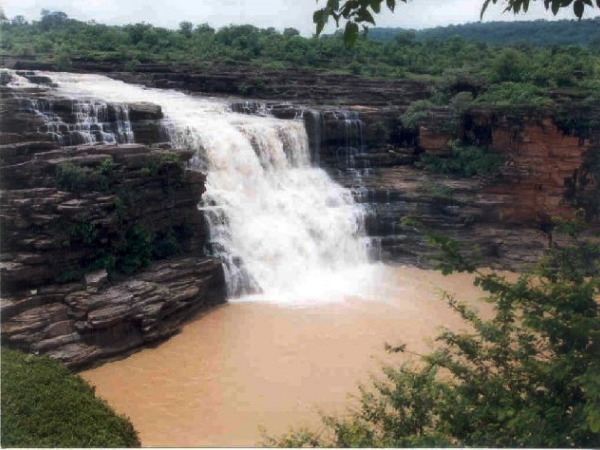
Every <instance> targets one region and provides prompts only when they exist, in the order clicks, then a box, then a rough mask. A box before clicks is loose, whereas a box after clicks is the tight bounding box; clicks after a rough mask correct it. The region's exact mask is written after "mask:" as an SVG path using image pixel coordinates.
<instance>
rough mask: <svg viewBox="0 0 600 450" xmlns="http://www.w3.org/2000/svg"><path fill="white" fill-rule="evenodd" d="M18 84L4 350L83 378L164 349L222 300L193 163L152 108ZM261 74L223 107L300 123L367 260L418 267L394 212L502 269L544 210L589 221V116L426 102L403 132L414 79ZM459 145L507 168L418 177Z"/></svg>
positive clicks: (422, 248) (166, 81) (178, 75)
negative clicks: (348, 202) (245, 95)
mask: <svg viewBox="0 0 600 450" xmlns="http://www.w3.org/2000/svg"><path fill="white" fill-rule="evenodd" d="M87 69H88V70H93V68H89V67H88V68H87ZM96 69H98V70H99V69H101V68H96ZM108 69H110V68H108ZM142 69H144V70H142V71H140V72H137V73H133V74H132V73H112V74H111V76H114V77H117V78H121V79H125V80H128V81H134V82H138V83H143V84H146V85H148V86H160V87H175V88H184V89H186V90H194V91H202V92H211V93H219V94H231V93H236V94H239V91H240V90H239V85H240V82H241V80H246V79H245V78H244V76H248V77H252V76H254V77H258V74H257V73H252V72H250V73H248V74H245V75H242V74H236V73H233V72H232V73H229V72H223V73H215V72H209V73H204V74H199V73H192V74H186V73H184V71H182V70H175V71H169V70H167V69H168V68H160V67H146V68H142ZM23 75H24V76H26V77H28V78H29V79H30V80H31V81H33V82H35V83H37V87H36V88H29V89H27V90H26V94H23V92H24V91H20V93H18V94H17V93H16V92H15V91H14V90H11V89H7V88H5V87H3V88H2V90H1V94H2V97H3V98H2V100H3V101H2V106H1V108H2V109H1V111H0V112H1V113H2V120H0V143H1V144H2V145H0V157H1V161H0V163H1V168H2V180H1V182H0V187H1V189H2V196H1V205H0V206H1V208H2V212H1V213H0V219H1V222H0V225H1V226H2V249H1V250H2V260H1V262H0V275H1V278H2V291H3V292H2V303H1V307H2V340H3V342H4V343H6V344H8V345H10V346H13V347H19V348H22V349H25V350H32V351H39V352H43V353H48V354H51V355H53V356H55V357H57V358H59V359H61V360H62V361H64V362H65V363H67V364H69V365H71V366H74V367H81V366H85V365H87V364H90V363H93V362H94V361H97V360H98V359H102V358H106V357H108V356H111V355H116V354H122V353H124V352H127V351H130V350H132V349H134V348H137V347H139V346H141V345H144V344H147V343H150V342H154V341H156V340H159V339H162V338H164V337H166V336H168V335H170V334H172V333H174V332H176V331H177V329H178V327H179V326H180V324H181V323H182V321H183V320H185V319H186V318H188V317H190V316H191V315H192V314H193V313H194V312H196V311H199V310H202V309H204V308H207V307H209V306H211V305H215V304H218V303H220V302H223V301H224V300H225V295H226V293H225V286H224V276H223V271H222V269H221V265H220V263H219V262H218V261H215V260H214V259H211V258H208V257H205V256H202V255H204V247H205V245H206V227H205V224H204V219H203V217H202V214H201V213H200V212H199V211H198V210H197V208H196V206H197V204H198V201H199V199H200V197H201V195H202V192H203V189H204V177H203V175H202V174H200V173H198V172H193V171H190V170H186V169H185V161H187V160H188V159H189V158H190V157H191V156H192V155H191V153H190V152H188V151H186V150H181V149H175V148H171V146H170V145H169V144H167V143H165V141H166V140H167V138H168V132H167V130H166V129H165V128H164V127H163V124H162V118H163V117H162V112H161V109H160V107H158V106H156V105H152V104H149V103H137V104H128V105H120V104H105V103H102V102H99V101H94V102H91V103H90V102H89V101H87V102H86V101H83V102H74V101H73V100H72V99H64V98H60V97H57V96H56V95H54V94H52V93H50V89H51V88H52V80H51V79H49V78H46V77H44V76H40V75H39V74H36V73H34V72H23ZM288 75H289V77H288ZM310 76H311V77H314V76H316V75H314V74H312V75H310ZM215 77H216V78H215ZM219 77H222V79H221V81H220V82H217V81H218V80H217V79H218V78H219ZM236 77H237V78H236ZM286 77H288V78H286ZM294 77H296V78H294ZM232 80H235V83H233V81H232ZM265 80H266V81H265ZM286 80H287V81H286ZM290 80H291V81H290ZM294 80H296V81H294ZM246 81H247V80H246ZM263 81H264V82H265V83H266V84H265V85H264V86H263V87H264V89H263V90H262V91H260V92H258V91H255V92H254V93H253V95H256V97H262V98H266V99H268V98H271V97H277V98H278V99H277V100H243V99H241V100H240V99H237V100H236V99H232V100H231V108H232V109H233V110H235V111H237V112H240V113H245V114H258V115H273V116H275V117H278V118H281V119H288V120H293V119H296V120H298V119H302V120H303V121H304V124H305V127H306V130H307V134H308V138H309V143H310V150H311V153H312V159H313V161H314V163H315V164H316V165H319V166H321V167H323V168H324V169H325V170H327V171H328V172H329V174H330V175H331V176H332V177H333V178H334V179H335V180H336V181H338V182H339V183H340V184H342V185H344V186H346V187H348V188H349V189H351V190H352V192H353V193H354V196H355V198H356V200H357V201H358V202H360V203H362V204H363V205H364V206H365V211H366V229H367V233H368V235H369V236H370V238H371V242H372V246H371V256H372V257H373V258H374V259H377V260H381V261H385V262H391V263H407V264H418V265H422V266H428V259H427V257H428V256H429V255H430V253H431V249H430V248H429V247H428V246H427V244H426V240H425V238H424V236H423V234H422V232H421V231H419V230H416V229H414V228H413V227H411V226H408V225H405V223H404V222H403V219H404V218H406V217H415V218H418V219H419V220H420V221H421V222H422V223H423V224H424V225H425V226H426V227H427V228H429V229H432V230H434V231H439V232H443V233H444V234H446V235H448V236H450V237H452V238H455V239H457V240H459V241H461V242H463V243H464V244H465V245H466V246H467V247H468V248H470V249H473V248H475V247H479V249H480V252H481V255H482V264H484V265H489V266H493V267H498V268H506V269H519V268H521V267H524V266H528V265H530V264H532V263H533V262H534V261H536V260H537V258H538V257H539V255H541V253H542V252H543V250H544V248H545V247H546V246H547V245H548V243H549V240H550V232H551V231H552V219H553V218H554V217H562V218H572V217H583V218H584V219H585V220H587V221H588V222H589V223H590V224H592V225H595V226H598V223H599V212H600V191H599V185H600V183H599V180H600V169H599V168H600V133H599V129H598V124H597V123H598V120H597V119H598V117H600V107H599V106H598V105H595V104H590V105H580V104H579V103H577V101H575V100H573V99H567V101H557V103H556V105H555V107H554V108H541V109H534V110H531V109H518V108H491V107H481V106H477V107H469V108H466V109H464V110H463V111H461V112H460V114H456V112H455V111H452V110H451V109H450V108H448V107H435V108H430V110H429V111H428V112H427V114H426V115H425V116H424V117H422V118H421V119H420V120H419V122H418V123H417V124H416V126H415V125H414V124H412V125H409V124H407V123H405V121H404V116H403V115H404V113H405V112H406V110H407V107H408V105H409V104H410V103H412V102H413V101H415V100H419V99H421V98H423V97H424V96H426V95H427V89H428V88H427V86H425V85H422V84H421V85H417V84H414V86H413V85H412V84H410V83H408V84H407V83H400V82H398V83H388V82H385V83H384V82H381V81H373V80H362V81H361V83H363V84H360V83H359V84H356V85H355V86H352V83H354V82H357V83H358V81H357V80H352V79H349V78H344V79H341V78H340V79H337V78H335V77H333V78H331V79H330V78H327V77H323V78H320V82H319V83H318V82H317V80H316V79H313V78H310V77H308V78H307V75H306V74H302V73H297V74H287V75H286V74H283V73H278V74H275V75H273V74H272V76H271V77H270V78H269V77H267V78H266V79H263ZM3 82H4V83H5V82H7V80H3ZM221 82H222V83H221ZM219 83H221V84H219ZM236 83H237V84H236ZM320 83H324V84H325V85H326V86H327V87H328V89H325V90H323V89H321V88H320ZM364 83H366V84H364ZM369 86H370V87H369ZM363 88H364V89H363ZM285 99H288V100H294V101H284V100H285ZM300 99H301V100H300ZM91 116H93V117H94V118H95V120H86V119H85V118H86V117H91ZM449 125H451V126H449ZM134 142H135V143H134ZM453 142H454V143H456V142H459V143H461V144H464V145H472V146H477V147H485V148H489V149H490V151H492V152H493V153H495V154H498V155H500V156H501V157H502V160H503V163H502V165H501V166H500V167H498V168H497V170H496V171H494V172H493V173H491V174H488V175H485V176H475V177H468V178H467V177H460V176H454V175H443V174H436V173H432V172H431V171H428V170H426V168H425V167H424V164H423V156H424V155H431V156H434V157H436V158H440V160H444V159H445V158H451V157H452V152H453V147H452V143H453Z"/></svg>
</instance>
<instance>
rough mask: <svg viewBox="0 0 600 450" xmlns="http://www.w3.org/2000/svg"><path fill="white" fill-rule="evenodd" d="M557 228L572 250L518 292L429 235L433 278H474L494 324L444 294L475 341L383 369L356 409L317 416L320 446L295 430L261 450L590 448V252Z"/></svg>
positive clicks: (596, 291)
mask: <svg viewBox="0 0 600 450" xmlns="http://www.w3.org/2000/svg"><path fill="white" fill-rule="evenodd" d="M562 228H563V230H564V231H565V232H567V233H568V234H570V235H571V236H572V238H573V239H574V242H573V245H569V246H565V247H555V248H553V249H552V250H551V251H550V253H549V255H548V257H547V258H546V259H544V260H543V261H542V262H541V263H540V265H539V267H538V269H537V271H536V272H535V273H532V274H524V275H522V276H521V277H519V279H518V280H517V281H516V282H510V281H508V280H507V279H506V278H504V277H503V276H500V275H498V274H496V273H484V272H479V271H478V270H477V269H476V267H475V265H474V264H473V263H472V262H471V261H472V260H471V259H469V258H465V257H464V256H463V255H462V253H461V252H460V251H459V247H458V245H457V243H455V242H453V241H451V240H449V239H447V238H443V237H440V236H434V235H430V239H431V241H432V242H433V243H434V244H435V245H436V246H438V247H439V248H441V249H442V250H443V251H444V252H445V254H446V257H445V258H444V259H442V260H440V262H439V264H438V268H439V269H441V270H442V272H443V273H445V274H447V273H451V272H452V271H454V270H458V271H467V272H474V273H476V278H475V284H476V285H479V286H481V287H482V288H483V290H485V291H487V292H488V293H489V301H491V302H493V304H494V310H495V315H494V317H493V318H492V319H490V320H484V319H482V318H481V317H480V316H479V315H478V314H476V312H475V311H473V310H472V309H470V308H468V307H467V306H465V305H464V304H462V303H460V302H458V301H457V300H456V299H455V298H454V297H452V296H450V295H446V300H447V301H448V304H449V305H450V307H451V308H452V309H453V310H454V311H456V312H457V313H458V314H460V316H461V317H462V318H463V319H464V320H465V321H466V322H468V323H469V324H470V326H471V328H472V330H473V331H471V332H461V333H456V332H452V331H449V330H447V331H444V332H443V333H442V334H441V335H440V336H438V338H437V341H438V342H439V343H440V345H439V348H438V349H437V350H436V351H434V352H433V353H431V354H428V355H422V356H421V364H420V365H417V366H410V365H404V366H402V367H399V368H395V367H387V368H386V369H385V371H384V373H385V376H386V380H383V381H381V380H380V381H376V382H375V385H374V390H368V389H365V388H363V389H361V393H362V395H361V398H360V408H359V409H358V410H355V411H352V412H350V414H349V416H348V417H347V418H342V419H339V418H336V417H327V418H325V424H326V426H327V427H328V430H329V431H330V433H329V436H323V434H322V433H321V434H316V433H313V432H311V431H308V430H302V431H300V432H295V433H290V434H288V435H286V436H284V437H282V438H278V439H269V440H268V444H271V445H279V446H291V447H300V446H304V445H308V446H334V447H406V446H415V447H434V446H458V447H472V446H475V447H598V446H599V445H600V359H599V358H598V355H600V303H599V302H598V298H599V296H600V243H599V242H598V240H597V239H596V240H595V241H585V240H580V238H579V228H578V226H577V225H576V224H563V226H562ZM388 349H389V350H390V351H392V352H405V351H407V349H406V346H404V345H401V346H398V347H391V346H388ZM440 375H441V376H440Z"/></svg>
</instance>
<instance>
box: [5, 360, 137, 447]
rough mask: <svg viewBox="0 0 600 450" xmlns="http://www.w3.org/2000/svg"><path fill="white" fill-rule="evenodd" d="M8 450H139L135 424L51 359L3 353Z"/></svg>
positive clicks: (76, 376) (6, 444)
mask: <svg viewBox="0 0 600 450" xmlns="http://www.w3.org/2000/svg"><path fill="white" fill-rule="evenodd" d="M1 364H2V437H1V439H2V446H3V447H71V448H77V447H139V446H140V441H139V438H138V435H137V432H136V431H135V429H134V428H133V425H132V424H131V422H130V421H129V420H128V419H127V418H125V417H122V416H119V415H117V414H116V413H115V412H114V411H113V410H112V409H111V408H110V407H109V406H108V405H107V404H106V402H104V401H103V400H101V399H100V398H97V397H95V395H94V389H93V388H92V387H91V386H90V385H88V384H87V383H86V382H85V381H84V380H83V379H82V378H81V377H79V376H78V375H74V374H72V373H71V372H70V371H69V370H68V369H66V368H65V367H64V366H62V365H61V364H60V363H58V362H56V361H53V360H51V359H50V358H47V357H39V356H34V355H27V354H25V353H21V352H18V351H15V350H7V349H4V348H2V363H1Z"/></svg>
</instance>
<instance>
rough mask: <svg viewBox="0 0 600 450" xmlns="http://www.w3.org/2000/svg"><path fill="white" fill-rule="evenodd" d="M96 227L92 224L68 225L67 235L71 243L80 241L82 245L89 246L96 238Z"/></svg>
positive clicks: (78, 223)
mask: <svg viewBox="0 0 600 450" xmlns="http://www.w3.org/2000/svg"><path fill="white" fill-rule="evenodd" d="M97 233H98V232H97V230H96V225H95V224H93V223H85V222H76V223H74V224H71V225H69V227H68V229H67V234H68V235H69V237H70V239H71V241H72V242H73V241H81V242H82V243H83V244H84V245H90V244H91V243H92V242H94V240H95V239H96V236H97Z"/></svg>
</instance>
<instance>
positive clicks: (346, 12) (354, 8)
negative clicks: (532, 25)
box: [313, 0, 600, 46]
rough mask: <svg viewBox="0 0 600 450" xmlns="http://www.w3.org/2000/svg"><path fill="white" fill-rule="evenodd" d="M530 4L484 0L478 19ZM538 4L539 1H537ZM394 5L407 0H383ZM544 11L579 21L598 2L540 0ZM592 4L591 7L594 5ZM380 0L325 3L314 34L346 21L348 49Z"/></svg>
mask: <svg viewBox="0 0 600 450" xmlns="http://www.w3.org/2000/svg"><path fill="white" fill-rule="evenodd" d="M532 1H537V0H484V1H483V5H482V8H481V16H482V17H483V15H484V13H485V11H486V10H487V8H488V7H489V5H490V4H496V3H501V4H504V5H506V8H505V11H512V12H513V13H515V14H518V13H520V12H524V13H526V12H527V11H528V9H529V5H530V3H531V2H532ZM540 1H541V0H540ZM398 2H404V3H406V2H407V0H385V4H386V6H387V8H388V9H389V10H390V11H392V12H393V11H394V10H395V9H396V4H397V3H398ZM543 2H544V6H545V7H546V10H552V13H553V14H554V15H556V14H557V13H558V12H559V11H560V10H561V9H564V8H567V7H570V6H571V5H572V7H573V13H574V14H575V16H577V17H578V18H579V19H581V18H582V17H583V13H584V10H585V8H586V7H587V8H594V7H598V8H600V0H543ZM593 2H595V6H594V3H593ZM382 3H383V0H326V4H325V7H323V8H321V9H318V10H317V11H315V12H314V14H313V22H314V23H315V26H316V32H317V35H319V34H321V32H322V31H323V28H324V27H325V25H326V24H327V22H328V21H329V18H330V17H331V18H333V20H334V21H335V24H336V27H339V26H340V20H341V19H343V20H345V21H346V25H345V28H344V40H345V41H346V43H347V44H348V45H350V46H353V45H354V44H355V42H356V38H357V37H358V32H359V25H362V26H363V28H364V29H365V30H366V29H367V27H368V25H367V24H371V25H375V18H374V14H379V13H380V12H381V5H382Z"/></svg>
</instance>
